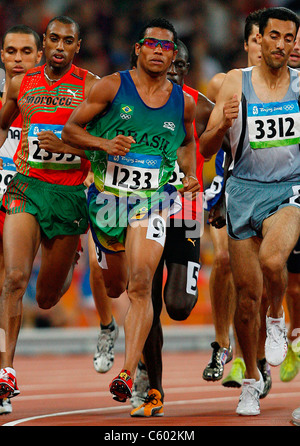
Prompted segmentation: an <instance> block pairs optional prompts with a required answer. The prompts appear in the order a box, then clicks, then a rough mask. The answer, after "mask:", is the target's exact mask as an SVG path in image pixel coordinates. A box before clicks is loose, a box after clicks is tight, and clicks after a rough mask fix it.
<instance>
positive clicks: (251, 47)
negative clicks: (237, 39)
mask: <svg viewBox="0 0 300 446" xmlns="http://www.w3.org/2000/svg"><path fill="white" fill-rule="evenodd" d="M258 33H259V30H258V26H257V25H253V26H252V31H251V34H250V36H249V38H248V42H245V43H244V48H245V51H246V52H247V53H248V65H249V67H252V66H253V65H255V66H257V65H260V61H261V45H260V44H259V43H258V42H257V34H258Z"/></svg>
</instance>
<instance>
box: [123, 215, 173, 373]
mask: <svg viewBox="0 0 300 446" xmlns="http://www.w3.org/2000/svg"><path fill="white" fill-rule="evenodd" d="M164 221H165V218H164ZM165 229H166V228H165V227H164V231H165ZM162 252H163V246H162V245H161V244H160V243H158V242H157V241H156V240H155V239H151V238H147V227H145V226H144V225H141V224H137V225H132V226H129V227H128V230H127V236H126V256H127V260H128V267H129V282H128V297H129V300H130V305H129V309H128V312H127V315H126V318H125V323H124V330H125V350H126V351H125V364H124V368H125V369H127V370H130V372H131V374H132V375H134V373H135V370H136V367H137V364H138V361H139V359H140V358H141V355H142V351H143V348H144V344H145V342H146V339H147V336H148V334H149V331H150V328H151V325H152V321H153V305H152V297H151V294H152V280H153V276H154V273H155V271H156V268H157V266H158V263H159V260H160V258H161V256H162Z"/></svg>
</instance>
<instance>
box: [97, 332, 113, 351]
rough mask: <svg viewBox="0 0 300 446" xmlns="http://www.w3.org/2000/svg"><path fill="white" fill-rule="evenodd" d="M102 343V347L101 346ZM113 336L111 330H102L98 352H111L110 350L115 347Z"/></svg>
mask: <svg viewBox="0 0 300 446" xmlns="http://www.w3.org/2000/svg"><path fill="white" fill-rule="evenodd" d="M99 344H100V348H99ZM113 344H114V341H113V337H112V335H111V332H109V333H106V332H104V331H103V332H101V333H100V334H99V337H98V352H99V353H109V352H110V350H111V349H112V348H113Z"/></svg>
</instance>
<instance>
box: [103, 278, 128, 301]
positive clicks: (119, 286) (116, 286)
mask: <svg viewBox="0 0 300 446" xmlns="http://www.w3.org/2000/svg"><path fill="white" fill-rule="evenodd" d="M126 285H127V282H125V281H123V280H115V281H111V282H109V283H105V288H106V294H107V295H108V296H109V297H111V298H112V299H117V298H118V297H120V296H121V294H123V293H124V291H126Z"/></svg>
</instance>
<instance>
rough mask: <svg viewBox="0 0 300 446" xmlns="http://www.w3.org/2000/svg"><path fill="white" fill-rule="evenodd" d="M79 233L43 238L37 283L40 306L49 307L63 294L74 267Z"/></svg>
mask: <svg viewBox="0 0 300 446" xmlns="http://www.w3.org/2000/svg"><path fill="white" fill-rule="evenodd" d="M78 241H79V235H64V236H57V237H54V238H53V239H50V240H49V239H47V238H45V237H44V238H42V242H41V247H42V251H41V266H40V271H39V275H38V278H37V284H36V300H37V303H38V305H39V307H40V308H43V309H49V308H51V307H53V306H54V305H56V304H57V302H58V301H59V300H60V298H61V297H62V295H63V292H64V290H63V286H64V283H65V281H66V278H67V276H68V273H69V271H70V268H71V267H72V263H73V261H74V257H75V253H76V248H77V246H78Z"/></svg>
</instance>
